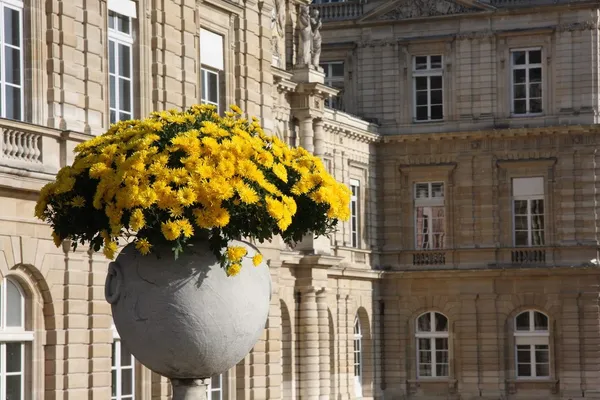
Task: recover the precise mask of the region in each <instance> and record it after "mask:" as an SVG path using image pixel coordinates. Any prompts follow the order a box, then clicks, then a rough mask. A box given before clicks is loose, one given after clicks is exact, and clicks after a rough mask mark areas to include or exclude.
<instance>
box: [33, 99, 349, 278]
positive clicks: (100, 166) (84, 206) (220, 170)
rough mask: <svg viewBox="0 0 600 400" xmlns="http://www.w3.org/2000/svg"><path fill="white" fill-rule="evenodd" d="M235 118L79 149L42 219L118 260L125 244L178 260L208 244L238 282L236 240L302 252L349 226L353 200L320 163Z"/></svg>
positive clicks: (165, 125)
mask: <svg viewBox="0 0 600 400" xmlns="http://www.w3.org/2000/svg"><path fill="white" fill-rule="evenodd" d="M231 110H232V111H229V112H226V113H225V116H223V117H221V116H219V114H217V112H216V109H215V107H214V106H210V105H195V106H192V107H191V108H190V109H188V110H186V111H178V110H169V111H163V112H155V113H152V114H151V115H150V117H148V118H146V119H144V120H129V121H121V122H118V123H116V124H114V125H113V126H112V127H111V128H110V129H109V131H108V132H106V133H105V134H103V135H101V136H98V137H95V138H93V139H91V140H89V141H87V142H84V143H81V144H80V145H78V146H77V147H76V149H75V152H76V157H75V160H74V162H73V164H72V165H71V166H67V167H64V168H62V169H61V170H60V171H59V173H58V175H57V177H56V180H55V181H54V182H52V183H49V184H48V185H46V186H45V187H44V188H43V189H42V191H41V194H40V198H39V200H38V202H37V205H36V209H35V215H36V217H37V218H40V219H42V220H45V221H48V222H49V223H50V224H51V226H52V228H53V237H54V241H55V244H56V245H57V246H59V245H60V244H61V243H62V242H63V241H64V240H65V239H70V240H71V241H72V243H73V247H76V246H77V244H78V243H81V244H83V243H86V242H89V243H90V247H91V248H93V249H94V251H98V250H100V249H101V248H103V252H104V254H105V255H106V257H108V258H110V259H112V258H114V255H115V252H116V251H117V240H118V239H119V238H133V240H134V241H135V246H136V248H137V249H138V251H139V252H140V253H141V254H144V255H145V254H149V253H151V252H152V251H153V249H154V248H155V247H156V246H157V245H163V244H168V245H170V246H171V248H172V250H173V252H174V254H175V257H177V255H178V254H179V253H180V252H181V251H184V249H185V247H186V245H188V244H189V243H190V241H192V240H193V239H194V238H195V237H196V238H198V237H203V238H208V240H209V243H210V246H211V249H212V251H213V253H214V254H215V256H216V257H217V258H218V259H219V260H220V261H221V263H222V265H223V267H224V268H226V271H227V273H228V274H229V275H235V274H237V273H238V272H239V270H240V268H241V267H240V265H241V260H242V258H243V257H245V256H246V252H245V250H244V249H241V248H237V247H228V243H229V242H230V241H231V240H232V239H239V238H242V237H245V238H251V239H255V240H258V241H260V242H261V243H262V242H263V241H265V240H270V239H271V238H272V237H273V236H275V235H281V237H282V238H283V239H284V241H286V242H287V243H289V244H292V243H294V242H298V241H299V240H301V239H302V237H303V236H304V235H306V234H307V233H314V234H316V235H325V234H328V233H330V232H332V231H333V230H334V229H335V226H336V224H337V222H338V220H340V219H341V220H347V219H348V218H349V214H350V211H349V202H350V192H349V190H348V188H347V187H346V186H345V185H343V184H341V183H339V182H337V181H336V180H335V179H334V178H333V177H332V176H331V175H330V174H328V173H327V171H326V170H325V168H324V166H323V163H322V162H321V160H320V159H319V158H317V157H315V156H313V155H311V154H310V153H308V152H307V151H306V150H305V149H303V148H300V147H298V148H290V147H288V146H287V145H286V144H285V143H283V142H282V141H281V140H279V139H278V138H277V137H274V136H270V135H266V134H265V133H264V132H263V130H262V129H261V127H260V124H259V123H258V120H257V119H255V118H253V119H252V120H248V119H246V118H244V117H243V116H242V112H241V110H240V109H239V108H238V107H237V106H231ZM242 250H243V251H242ZM253 261H254V264H255V265H258V264H260V262H261V261H262V257H261V256H260V254H258V255H257V256H255V257H254V258H253Z"/></svg>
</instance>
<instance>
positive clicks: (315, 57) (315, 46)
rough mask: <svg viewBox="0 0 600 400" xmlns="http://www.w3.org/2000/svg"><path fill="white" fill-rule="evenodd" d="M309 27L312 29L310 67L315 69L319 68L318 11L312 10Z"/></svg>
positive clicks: (319, 33) (319, 19)
mask: <svg viewBox="0 0 600 400" xmlns="http://www.w3.org/2000/svg"><path fill="white" fill-rule="evenodd" d="M310 26H311V29H312V60H311V62H312V65H313V66H314V67H315V68H319V60H320V59H321V27H322V26H323V24H322V23H321V17H319V10H317V9H314V8H313V10H312V12H311V16H310Z"/></svg>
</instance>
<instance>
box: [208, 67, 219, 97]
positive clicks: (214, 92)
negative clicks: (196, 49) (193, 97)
mask: <svg viewBox="0 0 600 400" xmlns="http://www.w3.org/2000/svg"><path fill="white" fill-rule="evenodd" d="M208 76H209V98H208V100H209V101H211V102H213V103H218V102H219V78H218V75H217V74H214V73H209V75H208Z"/></svg>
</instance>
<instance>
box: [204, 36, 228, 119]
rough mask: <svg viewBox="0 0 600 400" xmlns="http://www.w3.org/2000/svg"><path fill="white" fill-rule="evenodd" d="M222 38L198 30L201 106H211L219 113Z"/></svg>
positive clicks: (222, 55) (223, 66)
mask: <svg viewBox="0 0 600 400" xmlns="http://www.w3.org/2000/svg"><path fill="white" fill-rule="evenodd" d="M223 46H224V40H223V36H222V35H219V34H216V33H214V32H211V31H208V30H206V29H201V30H200V64H201V65H202V67H201V76H202V82H201V86H202V93H201V96H200V97H201V98H200V100H201V102H202V104H212V105H214V106H216V107H217V112H220V109H221V102H222V101H223V99H222V96H221V87H222V85H223V82H222V79H221V78H222V77H223V76H224V74H223V72H224V68H225V58H224V47H223Z"/></svg>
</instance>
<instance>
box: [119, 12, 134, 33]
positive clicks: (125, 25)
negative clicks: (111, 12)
mask: <svg viewBox="0 0 600 400" xmlns="http://www.w3.org/2000/svg"><path fill="white" fill-rule="evenodd" d="M117 21H118V26H117V29H118V30H119V32H123V33H127V34H128V33H130V30H131V27H130V25H131V24H130V22H129V17H126V16H124V15H120V14H117Z"/></svg>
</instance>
